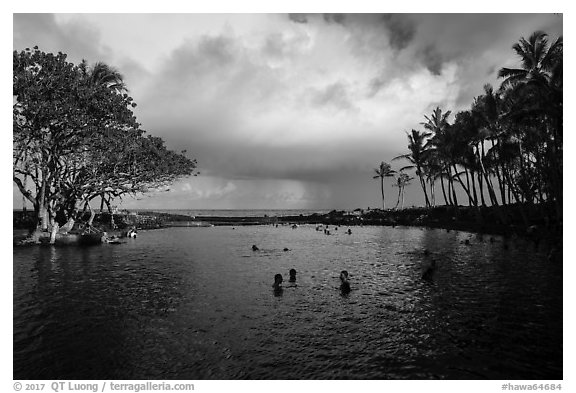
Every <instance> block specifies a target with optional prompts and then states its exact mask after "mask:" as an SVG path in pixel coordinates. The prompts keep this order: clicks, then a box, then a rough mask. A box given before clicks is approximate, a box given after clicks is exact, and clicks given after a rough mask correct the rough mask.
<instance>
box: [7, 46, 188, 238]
mask: <svg viewBox="0 0 576 393" xmlns="http://www.w3.org/2000/svg"><path fill="white" fill-rule="evenodd" d="M13 71H14V76H13V97H14V98H13V146H14V148H13V180H14V183H15V184H16V186H17V187H18V189H19V190H20V192H21V193H22V195H23V196H24V198H26V199H27V200H28V201H30V202H31V203H32V206H33V207H34V217H35V221H36V227H37V229H38V230H46V229H48V228H49V227H54V226H55V225H56V226H57V225H58V224H59V225H62V224H64V223H65V222H66V223H67V227H72V226H73V224H74V221H75V220H77V219H78V218H79V217H80V214H82V211H80V209H82V208H83V209H84V210H86V209H88V210H90V211H91V210H92V209H91V206H90V202H91V201H93V200H94V199H97V198H100V201H101V209H102V207H103V205H104V204H106V205H107V206H108V208H109V210H110V211H111V206H110V204H111V201H112V200H114V199H116V198H121V197H123V196H125V195H134V194H137V193H143V192H147V191H149V190H151V189H161V188H162V187H165V186H166V185H168V184H170V183H171V182H173V181H174V180H175V179H177V178H179V177H182V176H188V175H191V174H193V173H194V170H195V168H196V161H194V160H190V159H188V158H186V157H185V156H184V153H185V152H181V153H176V152H173V151H171V150H168V149H167V148H166V147H165V146H164V141H163V140H162V139H160V138H157V137H153V136H151V135H146V132H145V131H144V130H143V129H141V128H140V124H139V123H138V122H137V120H136V117H135V116H134V113H133V112H132V108H134V107H135V106H136V104H135V103H134V101H133V99H132V98H131V97H130V96H129V95H128V94H127V93H126V86H125V84H124V82H123V80H122V76H121V75H120V74H119V73H118V72H117V71H116V70H115V69H113V68H112V67H109V66H108V65H106V64H104V63H97V64H95V65H94V66H93V67H89V66H88V65H87V64H86V62H85V61H83V62H81V63H80V64H79V65H74V64H72V63H70V62H68V61H67V56H66V55H65V54H63V53H58V54H56V55H55V54H52V53H45V52H42V51H40V50H39V49H38V48H37V47H35V48H34V49H32V50H30V49H26V50H24V51H21V52H17V51H14V52H13ZM93 218H94V216H93V215H92V217H91V218H90V221H91V220H92V219H93Z"/></svg>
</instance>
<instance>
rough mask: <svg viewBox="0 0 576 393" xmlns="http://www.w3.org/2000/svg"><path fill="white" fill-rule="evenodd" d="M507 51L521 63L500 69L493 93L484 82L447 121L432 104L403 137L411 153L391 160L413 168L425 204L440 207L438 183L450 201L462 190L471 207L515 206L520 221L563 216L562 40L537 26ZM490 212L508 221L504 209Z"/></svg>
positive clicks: (554, 219)
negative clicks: (550, 38) (536, 214)
mask: <svg viewBox="0 0 576 393" xmlns="http://www.w3.org/2000/svg"><path fill="white" fill-rule="evenodd" d="M512 48H513V50H514V51H515V52H516V53H517V55H518V56H519V57H520V60H521V67H520V68H515V69H512V68H502V69H501V70H500V71H499V73H498V76H499V78H501V79H502V83H501V85H500V87H499V88H498V90H494V88H493V87H492V86H490V85H485V87H484V93H483V94H481V95H479V96H478V97H476V98H475V99H474V101H473V102H472V105H471V107H470V109H469V110H466V111H462V112H458V113H456V114H455V117H454V121H453V122H452V123H450V122H449V121H448V118H449V116H450V114H451V112H450V111H447V112H444V111H443V110H442V109H441V108H436V109H435V110H434V111H433V113H432V114H431V115H430V117H428V116H425V120H426V122H424V123H421V124H422V125H423V127H424V129H425V131H419V130H412V131H411V132H410V133H409V134H408V150H409V152H408V153H406V154H403V155H400V156H398V157H396V158H395V159H394V160H398V159H404V160H407V161H408V162H409V165H407V166H405V167H403V168H402V169H401V170H407V169H415V172H416V175H417V176H418V179H419V180H420V185H421V187H422V191H423V193H424V199H425V204H426V206H427V207H431V206H435V205H436V204H437V202H436V197H435V190H436V183H437V181H438V180H439V181H440V185H441V190H442V196H443V200H444V204H445V205H447V206H458V205H461V204H462V202H463V201H460V202H459V201H458V198H457V193H456V189H457V188H460V189H461V190H463V191H464V194H465V195H466V201H467V204H468V206H472V207H476V208H478V207H481V206H494V207H498V206H504V205H506V206H507V205H511V204H515V206H516V208H517V209H519V213H520V214H521V215H522V217H523V219H524V222H525V223H528V221H529V218H530V217H531V216H533V215H534V212H535V211H538V212H540V213H541V215H542V216H543V218H544V215H545V218H546V220H547V222H548V223H550V222H559V221H560V220H561V218H562V154H563V147H562V146H563V144H562V127H563V114H562V109H563V108H562V104H563V100H562V91H563V90H562V88H563V87H562V68H563V66H562V63H563V59H562V57H563V41H562V37H560V38H558V39H557V40H555V41H554V42H553V43H550V42H549V41H548V37H547V35H546V34H545V33H543V32H541V31H537V32H534V33H533V34H532V35H531V36H530V37H529V38H528V40H526V39H524V38H522V39H521V40H520V41H519V42H518V43H516V44H514V46H513V47H512ZM464 203H466V202H464ZM543 204H546V205H547V206H554V209H549V208H546V209H543V208H539V206H541V205H543ZM495 211H496V212H498V213H499V215H498V221H499V222H502V223H506V222H507V220H508V219H509V217H507V211H508V210H507V209H496V210H495Z"/></svg>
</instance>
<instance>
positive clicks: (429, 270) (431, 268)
mask: <svg viewBox="0 0 576 393" xmlns="http://www.w3.org/2000/svg"><path fill="white" fill-rule="evenodd" d="M435 270H436V260H435V259H432V262H430V265H429V266H428V267H427V268H426V270H425V271H424V273H422V280H424V281H432V276H433V275H434V271H435Z"/></svg>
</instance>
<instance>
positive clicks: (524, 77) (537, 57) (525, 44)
mask: <svg viewBox="0 0 576 393" xmlns="http://www.w3.org/2000/svg"><path fill="white" fill-rule="evenodd" d="M547 37H548V35H547V34H546V33H544V32H543V31H535V32H534V33H532V35H531V36H530V38H528V40H526V39H525V38H524V37H522V38H521V39H520V41H519V42H517V43H515V44H514V45H513V46H512V49H514V51H515V52H516V54H517V55H518V56H519V57H520V58H521V61H522V68H506V67H504V68H502V69H500V71H498V77H499V78H504V81H503V82H502V85H501V87H500V88H501V89H507V88H510V87H513V86H515V85H517V84H522V83H526V82H534V83H539V84H545V85H550V82H551V81H552V76H553V75H554V73H555V72H557V71H558V67H562V65H561V63H562V52H563V38H562V37H559V38H558V39H557V40H556V41H555V42H554V43H553V44H552V45H550V46H549V45H548V38H547Z"/></svg>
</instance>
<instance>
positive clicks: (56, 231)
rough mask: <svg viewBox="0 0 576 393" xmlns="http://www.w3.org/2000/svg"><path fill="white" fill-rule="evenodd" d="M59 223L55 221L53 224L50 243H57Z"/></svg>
mask: <svg viewBox="0 0 576 393" xmlns="http://www.w3.org/2000/svg"><path fill="white" fill-rule="evenodd" d="M58 227H59V225H58V223H57V222H54V225H52V231H51V232H50V244H54V243H56V234H57V233H58Z"/></svg>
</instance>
